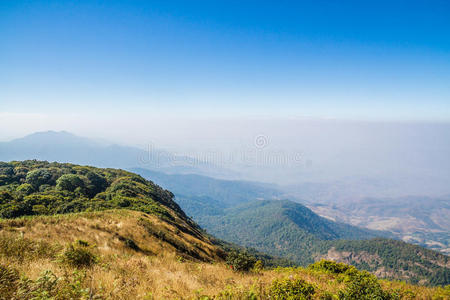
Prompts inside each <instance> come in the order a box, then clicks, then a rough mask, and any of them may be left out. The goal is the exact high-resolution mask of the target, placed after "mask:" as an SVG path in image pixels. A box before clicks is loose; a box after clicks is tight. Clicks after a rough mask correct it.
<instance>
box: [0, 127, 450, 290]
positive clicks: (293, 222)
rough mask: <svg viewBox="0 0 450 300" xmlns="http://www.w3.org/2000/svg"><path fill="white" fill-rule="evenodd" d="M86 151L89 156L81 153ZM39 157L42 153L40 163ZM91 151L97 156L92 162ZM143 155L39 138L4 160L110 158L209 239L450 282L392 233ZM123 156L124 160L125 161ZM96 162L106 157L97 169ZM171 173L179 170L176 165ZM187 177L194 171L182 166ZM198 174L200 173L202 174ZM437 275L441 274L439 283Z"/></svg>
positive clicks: (272, 191)
mask: <svg viewBox="0 0 450 300" xmlns="http://www.w3.org/2000/svg"><path fill="white" fill-rule="evenodd" d="M60 135H61V136H60ZM46 138H48V139H49V140H46ZM52 145H56V146H55V147H56V148H53V147H52ZM72 146H73V147H72ZM33 147H35V150H33ZM83 147H86V149H85V150H82V148H83ZM111 147H112V148H113V149H118V150H117V153H116V155H117V157H116V158H115V159H113V158H112V157H109V156H103V154H105V153H110V154H111V153H112V152H110V151H111V150H110V149H111ZM27 148H28V150H27ZM64 149H66V150H67V151H68V152H66V153H64V154H60V153H59V151H64ZM73 149H76V151H74V150H73ZM33 151H36V153H38V154H36V156H35V157H34V156H33ZM89 151H92V153H91V154H90V155H89ZM122 151H123V152H122ZM77 153H78V154H77ZM139 153H142V152H139V151H137V148H131V150H130V147H122V146H114V145H104V144H101V143H100V144H99V143H96V142H92V141H91V140H88V139H84V138H75V139H73V136H72V135H71V134H68V133H64V132H63V133H54V132H50V133H40V134H35V135H31V136H28V137H26V138H24V139H22V140H20V139H19V140H15V141H12V142H8V143H2V144H0V154H1V156H0V159H1V160H19V159H21V158H20V157H21V156H27V157H29V158H40V157H42V156H44V157H46V159H48V160H62V159H66V160H67V161H72V162H73V161H76V160H80V161H81V160H85V162H84V163H85V164H88V163H90V162H92V164H93V165H95V166H100V165H102V164H108V163H109V162H108V159H111V163H112V164H116V165H114V166H118V165H120V166H118V167H121V168H127V169H132V170H133V171H134V172H136V173H139V174H140V175H141V176H143V177H145V178H147V179H149V180H151V181H153V182H155V183H156V184H159V185H161V186H163V187H164V188H166V189H169V190H171V191H172V192H173V193H174V194H175V201H176V202H177V204H178V205H180V207H181V208H182V209H183V210H184V211H185V212H186V214H187V215H189V216H191V217H192V218H193V219H194V220H195V221H196V222H197V223H199V224H200V226H202V227H203V228H205V229H206V230H207V231H208V232H209V233H210V234H212V235H214V236H216V237H218V238H222V239H225V240H228V241H231V242H234V243H237V244H241V245H243V246H248V247H253V248H255V249H256V250H258V251H263V252H266V253H269V254H272V255H275V256H283V257H285V258H288V259H291V260H292V261H294V262H296V263H297V264H301V265H307V264H309V263H311V262H314V261H316V260H318V259H320V258H332V259H335V260H338V261H344V262H348V263H352V264H355V265H357V266H358V267H360V268H362V269H366V270H370V271H372V272H374V273H376V274H378V275H379V276H381V277H385V278H398V279H403V280H408V281H411V282H422V283H426V282H428V283H433V284H442V283H443V282H444V283H445V282H446V280H447V279H446V278H448V272H449V266H448V258H447V257H446V256H442V255H439V254H436V253H435V252H428V251H427V250H425V249H423V248H421V247H417V246H411V245H408V244H406V243H403V242H399V241H393V240H390V239H385V238H380V237H392V236H393V235H392V233H389V232H384V231H375V230H368V229H362V228H358V227H355V226H352V225H348V224H344V223H343V222H340V221H338V222H335V221H333V220H330V219H327V218H323V217H320V216H318V215H317V214H315V213H314V212H313V211H312V210H310V209H309V208H307V207H305V206H304V205H302V204H299V203H295V202H292V201H289V200H283V199H285V197H286V193H284V192H283V191H282V190H280V188H279V187H278V186H276V185H270V184H263V183H258V182H246V181H230V180H221V179H215V178H211V177H208V176H204V175H198V174H186V173H184V174H174V173H172V174H167V173H163V172H161V169H158V170H149V169H146V168H142V167H141V168H136V164H135V165H133V164H132V163H133V162H135V161H136V160H133V159H131V157H132V155H134V154H139ZM52 155H55V156H52ZM58 155H59V156H58ZM72 155H73V157H72V158H70V156H72ZM77 155H78V156H77ZM122 155H123V157H124V158H121V157H122ZM97 156H98V157H103V158H102V159H100V160H99V161H98V162H95V159H96V157H97ZM169 156H170V155H168V156H167V157H169ZM185 161H189V159H188V158H186V160H185ZM128 163H129V165H127V164H128ZM138 167H139V165H138ZM167 168H168V169H170V170H172V171H174V169H173V168H171V165H170V164H167ZM183 170H184V171H186V170H188V168H184V167H183ZM195 171H196V172H198V173H201V171H200V170H198V169H196V170H195ZM375 237H376V238H375ZM373 238H375V239H373ZM380 245H384V246H383V247H384V248H383V247H381V246H380ZM411 247H412V248H411ZM383 249H390V250H389V251H384V250H383ZM393 253H394V254H393ZM412 253H421V256H420V257H421V258H420V259H424V261H421V260H420V261H415V259H417V258H414V255H412ZM393 261H394V262H397V263H393ZM402 262H405V263H402ZM408 262H411V263H408ZM405 270H408V272H406V271H405ZM405 272H406V273H405ZM436 272H438V273H439V274H441V275H439V276H437V277H436V276H434V275H433V274H437V273H436ZM442 274H443V275H442Z"/></svg>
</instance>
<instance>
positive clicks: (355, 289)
mask: <svg viewBox="0 0 450 300" xmlns="http://www.w3.org/2000/svg"><path fill="white" fill-rule="evenodd" d="M339 299H342V300H366V299H367V300H372V299H373V300H375V299H376V300H391V299H399V297H398V296H396V295H395V294H393V293H392V294H391V293H389V292H388V291H384V290H383V289H382V288H381V285H380V283H379V282H378V279H377V278H376V277H375V276H374V275H372V274H370V273H368V272H366V271H363V272H356V273H355V274H353V275H352V276H351V280H350V282H349V283H348V284H347V286H346V288H345V289H344V290H343V291H340V292H339Z"/></svg>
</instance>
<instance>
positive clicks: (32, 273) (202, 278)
mask: <svg viewBox="0 0 450 300" xmlns="http://www.w3.org/2000/svg"><path fill="white" fill-rule="evenodd" d="M142 220H145V222H148V224H151V225H152V226H153V227H154V232H163V233H164V235H166V240H168V241H169V242H167V241H164V239H163V240H161V239H159V238H158V237H156V236H155V235H154V234H151V233H149V231H148V230H147V229H146V228H145V226H143V225H142V224H143V223H142ZM184 225H186V224H184ZM184 225H183V226H184ZM186 226H188V225H186ZM0 228H1V229H0V237H3V238H5V239H9V241H10V242H8V245H9V246H11V245H13V244H14V243H16V242H14V241H18V242H17V243H23V242H24V241H25V242H26V241H28V242H29V243H30V244H32V245H34V244H36V245H47V247H48V248H49V249H53V250H51V251H50V250H49V251H47V252H45V251H44V252H42V253H41V254H39V255H27V254H26V253H25V252H26V251H28V250H26V251H25V252H24V253H16V254H14V253H11V252H8V253H5V252H3V251H2V250H1V249H0V264H2V265H7V266H9V267H13V268H15V269H17V270H18V271H19V273H20V274H22V275H26V276H27V277H29V278H31V279H36V278H38V277H39V276H40V274H41V273H42V271H44V270H51V271H52V272H53V273H54V274H55V275H57V276H58V277H64V276H67V274H70V273H71V272H73V271H74V269H73V268H72V267H70V266H67V265H64V264H62V263H61V262H60V261H59V259H58V253H60V252H61V251H62V250H63V249H64V247H66V245H68V244H70V243H73V242H75V241H77V240H83V241H87V242H88V243H89V244H90V245H92V247H91V248H92V251H93V253H94V254H95V255H96V256H97V257H98V258H99V260H98V263H97V264H95V265H94V266H92V267H90V268H86V269H83V274H85V275H86V276H85V277H84V280H83V282H82V285H83V287H85V288H89V290H90V294H91V296H92V295H99V296H101V298H104V299H201V297H202V296H209V297H210V298H212V297H215V298H219V299H220V298H221V299H251V297H250V296H249V295H256V296H257V298H265V297H266V291H267V288H268V287H269V286H270V284H271V282H272V281H273V280H274V279H277V278H280V279H282V278H301V279H304V280H306V281H308V282H311V283H313V284H314V285H315V286H316V288H317V290H318V292H317V293H316V296H317V297H319V296H320V295H321V294H323V293H324V292H325V291H327V292H330V293H332V294H337V293H338V291H339V290H341V289H342V288H343V287H344V285H345V284H344V283H339V282H338V281H337V280H334V278H333V276H332V275H329V274H324V273H320V272H315V271H311V270H306V269H303V268H283V269H276V270H265V271H261V272H259V273H236V272H234V271H233V270H231V269H230V268H229V267H227V266H226V265H225V264H224V263H223V260H222V259H221V258H220V256H221V250H220V249H217V248H216V247H215V246H214V245H212V244H211V243H210V242H209V241H208V240H207V239H206V238H204V237H201V238H198V237H196V236H194V235H191V234H189V233H186V232H183V231H182V230H180V228H177V226H174V225H172V224H169V223H167V222H165V221H162V220H160V219H158V218H157V217H154V216H150V215H146V214H143V213H139V212H134V211H107V212H95V213H82V214H71V215H61V216H54V217H36V218H24V219H17V220H5V221H1V222H0ZM188 229H189V228H188ZM126 239H130V240H132V241H133V242H134V243H135V244H136V245H137V246H138V250H136V249H134V250H133V249H131V248H130V247H129V246H127V244H126V242H125V241H126ZM175 239H176V241H177V243H180V244H182V245H184V247H185V248H186V249H182V251H180V249H177V247H176V246H177V245H175V246H174V245H173V244H171V243H170V242H172V243H173V240H175ZM33 243H34V244H33ZM36 247H37V246H36ZM199 248H201V249H204V251H200V250H199ZM30 249H34V248H33V247H31V248H30ZM186 251H192V252H196V253H197V254H198V257H199V259H196V258H194V257H192V256H189V254H188V252H186ZM39 253H40V252H39ZM382 285H383V286H384V287H385V288H388V289H400V290H402V291H410V293H409V294H408V293H406V292H405V293H404V296H405V299H407V297H406V296H408V295H410V296H414V297H415V298H417V299H433V295H434V296H436V295H438V294H439V293H441V294H442V298H441V299H448V298H445V297H447V296H445V294H444V292H443V291H442V290H439V289H438V288H426V287H420V286H413V285H409V284H404V283H400V282H388V281H382ZM0 298H1V297H0ZM204 299H205V298H204Z"/></svg>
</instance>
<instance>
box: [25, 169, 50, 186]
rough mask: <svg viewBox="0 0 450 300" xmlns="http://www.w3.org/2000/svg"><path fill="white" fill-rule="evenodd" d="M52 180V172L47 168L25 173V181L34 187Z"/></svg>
mask: <svg viewBox="0 0 450 300" xmlns="http://www.w3.org/2000/svg"><path fill="white" fill-rule="evenodd" d="M51 180H52V174H51V173H50V172H49V170H48V169H44V168H39V169H36V170H32V171H30V172H28V173H27V177H26V183H29V184H31V185H32V186H33V187H34V188H35V189H38V188H39V186H41V185H43V184H49V183H51Z"/></svg>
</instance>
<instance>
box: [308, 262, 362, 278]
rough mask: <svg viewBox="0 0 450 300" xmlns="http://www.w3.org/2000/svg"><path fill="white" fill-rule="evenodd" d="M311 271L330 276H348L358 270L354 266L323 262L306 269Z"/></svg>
mask: <svg viewBox="0 0 450 300" xmlns="http://www.w3.org/2000/svg"><path fill="white" fill-rule="evenodd" d="M308 268H309V269H311V270H316V271H323V272H326V273H330V274H336V275H337V274H344V273H345V274H349V273H355V272H357V271H358V270H357V269H356V268H355V267H354V266H349V265H346V264H343V263H338V262H334V261H330V260H324V259H322V260H321V261H318V262H315V263H313V264H311V265H309V267H308Z"/></svg>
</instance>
